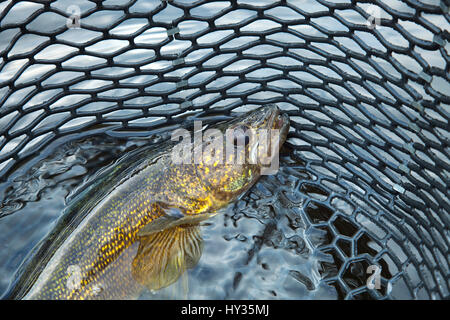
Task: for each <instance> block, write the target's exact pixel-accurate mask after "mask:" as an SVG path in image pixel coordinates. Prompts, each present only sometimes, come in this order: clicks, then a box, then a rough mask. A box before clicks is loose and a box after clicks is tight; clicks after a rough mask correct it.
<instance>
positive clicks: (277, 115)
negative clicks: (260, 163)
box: [268, 105, 289, 145]
mask: <svg viewBox="0 0 450 320" xmlns="http://www.w3.org/2000/svg"><path fill="white" fill-rule="evenodd" d="M268 108H270V109H269V112H270V114H269V121H268V123H269V128H270V129H275V130H279V131H280V145H281V144H283V143H284V141H285V140H286V138H287V134H288V132H289V116H288V115H287V114H286V113H281V110H280V108H279V107H278V106H276V105H269V106H268Z"/></svg>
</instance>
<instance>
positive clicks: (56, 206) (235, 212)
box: [0, 134, 337, 299]
mask: <svg viewBox="0 0 450 320" xmlns="http://www.w3.org/2000/svg"><path fill="white" fill-rule="evenodd" d="M163 138H164V136H163V135H158V136H156V135H155V136H152V137H151V138H139V137H131V138H130V137H129V138H128V139H121V138H117V137H112V136H110V135H107V134H102V135H95V136H92V137H87V138H81V139H76V140H71V141H68V142H65V143H63V144H62V145H60V146H59V147H57V148H55V149H54V150H52V152H48V156H47V157H45V158H43V159H41V160H40V161H38V162H36V163H35V164H34V165H33V166H31V167H30V168H28V169H24V168H22V169H20V168H19V169H18V170H17V172H16V173H15V174H13V175H12V176H11V177H10V178H9V179H8V181H7V182H6V183H3V184H2V185H0V188H1V189H0V190H1V193H0V194H1V195H2V197H3V198H2V203H3V207H2V208H1V217H0V243H1V247H2V248H1V250H0V274H1V278H0V294H3V293H4V292H5V291H6V289H7V287H8V285H9V282H10V281H11V280H12V279H13V277H14V273H15V272H16V271H17V270H18V268H19V266H20V264H21V263H22V261H23V260H24V259H25V257H26V256H27V254H29V253H30V251H31V249H32V248H33V247H34V246H35V245H36V244H37V243H38V242H39V241H40V240H41V239H43V238H44V237H45V236H46V234H47V233H48V232H49V231H50V230H52V227H53V226H54V224H55V222H56V221H57V219H58V218H59V217H60V216H61V214H62V212H63V210H64V208H65V203H66V201H67V198H69V197H70V196H72V195H74V194H76V193H77V190H79V188H80V187H82V186H83V185H84V184H86V183H89V181H90V180H92V179H95V174H96V172H98V170H99V169H100V168H102V167H104V166H106V165H108V164H110V163H111V162H113V161H114V160H115V159H117V158H118V157H119V156H120V155H122V154H123V153H124V152H128V151H130V150H132V149H134V148H138V147H139V146H142V145H144V144H147V143H153V142H155V141H159V140H161V139H163ZM312 178H313V177H311V176H309V175H308V174H307V172H306V171H305V170H304V166H303V165H302V164H301V163H296V162H293V161H292V159H290V157H286V156H285V157H284V158H283V159H282V163H281V168H280V171H279V172H278V174H277V175H275V176H265V177H263V178H261V179H260V181H259V182H258V183H257V184H256V185H255V186H254V187H253V188H252V189H251V190H250V192H249V193H248V194H247V195H245V196H244V197H243V198H242V199H241V200H240V201H238V202H237V203H236V204H235V205H233V206H231V207H230V208H229V209H228V210H227V211H226V212H225V213H223V214H220V215H217V216H215V217H213V218H211V219H210V220H208V221H206V222H204V223H202V225H201V227H200V232H201V236H202V238H203V245H204V248H203V254H202V255H201V258H200V260H199V262H198V264H197V265H196V266H195V267H194V268H192V269H190V270H188V271H187V274H186V275H184V276H182V277H181V278H180V279H179V280H178V282H177V283H174V284H173V285H171V286H169V287H167V288H165V289H161V290H159V291H154V292H153V291H149V290H146V291H144V292H143V293H142V295H141V297H140V298H141V299H166V298H171V299H179V298H181V299H183V298H188V299H271V298H279V299H336V298H337V293H336V289H335V288H334V287H332V286H329V285H327V284H326V283H325V282H323V281H322V279H323V278H324V277H325V276H327V272H328V271H326V272H324V270H323V268H321V263H322V262H327V261H328V263H331V264H332V263H333V260H332V258H331V256H329V255H325V254H324V253H322V252H321V251H320V250H318V248H319V247H320V246H321V245H323V244H326V241H327V237H326V235H325V234H324V231H323V230H319V229H316V228H314V227H312V226H311V224H310V223H309V222H308V218H307V217H306V212H305V211H304V210H303V205H304V201H303V199H305V195H303V196H302V192H304V190H303V191H302V190H301V188H300V181H304V180H305V179H306V180H308V179H312ZM311 192H312V193H314V192H316V191H315V190H312V189H311ZM186 282H187V290H177V288H180V287H182V286H185V285H184V283H186Z"/></svg>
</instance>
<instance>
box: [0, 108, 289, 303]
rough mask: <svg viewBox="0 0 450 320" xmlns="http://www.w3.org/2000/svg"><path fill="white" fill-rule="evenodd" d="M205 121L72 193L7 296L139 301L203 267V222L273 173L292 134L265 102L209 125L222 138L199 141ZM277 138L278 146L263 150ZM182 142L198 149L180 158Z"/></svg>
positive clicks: (281, 115) (123, 160)
mask: <svg viewBox="0 0 450 320" xmlns="http://www.w3.org/2000/svg"><path fill="white" fill-rule="evenodd" d="M204 129H205V128H201V130H198V131H197V132H194V143H192V141H191V139H186V140H187V141H184V144H182V143H181V142H180V141H172V140H173V139H172V140H170V141H165V142H163V143H160V144H159V145H148V146H144V147H141V148H138V149H136V150H133V151H132V152H130V153H127V154H125V155H123V156H122V157H121V158H120V159H118V160H117V161H116V162H115V163H113V164H112V165H111V166H109V167H107V168H105V169H103V170H101V171H100V172H99V173H98V174H97V175H96V176H95V178H94V179H93V181H92V182H91V183H90V184H88V185H87V186H86V187H85V188H83V189H80V190H79V192H78V193H77V195H76V196H74V197H73V198H72V199H70V200H69V201H68V204H67V207H66V209H65V211H64V213H63V214H62V217H61V218H60V219H59V220H58V221H57V223H56V225H55V227H54V228H53V229H52V231H51V232H50V233H49V234H48V235H47V236H46V237H45V238H44V239H43V240H42V241H41V242H40V243H39V244H38V245H37V246H36V247H35V248H34V250H33V251H32V252H31V253H30V255H29V257H28V258H27V259H26V260H25V261H24V262H23V264H22V266H21V268H20V270H19V272H18V273H17V275H16V278H15V280H14V281H13V282H12V283H11V285H10V287H9V289H8V292H7V294H6V295H5V296H4V297H3V298H5V299H31V300H39V299H44V300H72V299H73V300H85V299H136V298H138V297H139V295H140V294H141V292H142V290H144V289H145V288H147V289H149V290H159V289H161V288H164V287H167V286H169V285H171V284H172V283H174V282H176V281H177V280H178V279H179V277H180V276H181V275H182V274H183V273H184V272H185V270H187V269H189V268H193V267H194V266H195V265H196V264H197V262H198V260H199V259H200V256H201V252H202V243H203V242H202V239H201V234H200V232H199V224H200V223H201V222H202V221H204V220H206V219H208V218H210V217H212V216H214V215H216V214H219V213H220V212H222V211H223V210H225V209H226V208H229V207H230V205H231V204H232V203H234V202H236V201H237V200H238V199H240V198H241V197H242V196H243V195H244V194H246V193H247V191H248V190H249V189H250V188H251V187H252V186H253V185H254V184H255V183H256V181H257V180H258V179H259V178H260V177H261V175H263V174H264V170H265V169H266V168H267V164H268V163H269V162H270V160H273V159H274V157H275V156H277V154H276V152H273V150H275V151H278V150H279V148H280V147H281V145H282V144H283V143H284V141H285V140H286V137H287V134H288V131H289V117H288V115H287V114H285V113H282V112H281V111H280V109H279V108H278V107H277V106H276V105H273V104H270V105H265V106H263V107H260V108H258V109H256V110H253V111H250V112H248V113H245V114H243V115H240V116H237V117H235V118H233V119H231V120H228V121H223V122H220V123H218V124H216V125H212V126H208V130H210V129H211V130H210V131H209V132H210V133H211V132H212V133H215V137H216V139H213V138H214V134H212V135H211V136H209V137H207V138H204V137H203V139H201V140H200V143H195V135H196V133H197V134H198V133H199V132H201V133H202V132H205V130H204ZM269 130H273V131H276V132H278V133H279V134H278V135H276V139H272V140H271V139H268V140H266V141H268V142H267V145H264V144H265V143H263V142H264V141H263V140H261V139H258V138H257V137H256V136H257V133H258V132H268V131H269ZM218 133H220V134H222V135H223V137H225V138H223V139H218V135H217V134H218ZM230 145H231V148H230ZM268 146H270V148H272V149H271V150H272V152H262V151H264V150H265V151H267V149H268ZM227 148H228V149H227ZM270 148H269V149H270ZM175 150H176V151H177V152H179V151H180V150H181V151H189V152H185V154H189V157H186V156H184V158H183V160H184V162H181V163H180V159H178V158H177V157H176V156H174V155H176V154H177V152H175ZM229 150H231V151H232V152H228V151H229ZM198 152H199V153H198ZM178 154H179V153H178ZM199 154H200V155H202V156H201V157H197V158H196V156H195V155H199ZM255 155H260V156H259V157H258V156H255ZM186 159H188V160H189V161H185V160H186ZM221 160H222V161H221ZM268 160H269V161H268Z"/></svg>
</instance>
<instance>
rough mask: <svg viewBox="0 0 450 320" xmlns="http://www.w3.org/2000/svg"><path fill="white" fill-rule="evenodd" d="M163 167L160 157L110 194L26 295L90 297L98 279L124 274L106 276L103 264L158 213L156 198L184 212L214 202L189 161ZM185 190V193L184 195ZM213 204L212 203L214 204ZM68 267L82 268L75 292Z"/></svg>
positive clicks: (124, 248)
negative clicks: (36, 287) (38, 286)
mask: <svg viewBox="0 0 450 320" xmlns="http://www.w3.org/2000/svg"><path fill="white" fill-rule="evenodd" d="M165 165H167V159H166V158H161V159H160V160H159V161H158V162H157V163H155V164H153V165H152V166H151V167H149V168H147V169H146V171H148V172H147V174H145V173H144V172H143V173H142V174H140V175H139V177H137V179H135V180H134V181H131V182H129V184H128V185H127V188H126V190H123V191H122V192H120V193H119V194H118V195H115V196H113V197H112V198H110V199H109V200H108V201H106V203H104V204H103V205H102V207H101V208H100V209H99V210H98V212H94V213H93V215H94V218H93V220H92V221H90V223H89V224H88V225H87V226H86V227H84V228H83V230H82V231H80V232H78V234H77V236H76V237H75V239H74V240H73V241H74V243H73V245H72V246H71V247H70V249H69V251H68V252H66V253H65V254H64V258H63V259H61V261H60V263H59V264H58V266H57V267H56V268H55V270H54V271H53V273H52V276H51V277H50V278H49V279H48V281H46V283H45V284H44V286H43V287H42V289H41V290H39V291H38V292H36V293H33V294H31V295H30V296H29V298H31V299H89V298H93V297H95V294H94V292H93V289H94V287H95V286H96V285H102V284H98V283H97V281H96V280H97V279H99V278H101V277H103V278H104V281H107V282H112V281H114V280H117V279H113V278H112V277H113V275H115V274H123V273H124V272H111V271H109V270H108V273H109V274H111V277H108V275H107V274H106V268H107V267H108V266H109V265H110V264H111V263H112V262H113V261H114V260H116V259H117V258H118V257H119V255H121V254H123V252H124V251H125V250H126V249H127V248H128V247H129V246H130V245H131V244H133V243H134V242H135V241H136V240H137V233H138V232H139V230H140V229H141V228H142V227H143V226H145V225H146V224H148V223H149V222H150V221H152V220H153V219H155V218H157V217H159V216H161V215H162V214H163V212H162V210H161V208H160V207H159V205H158V204H157V203H155V201H159V202H162V203H167V204H170V205H171V206H173V207H178V208H186V209H188V211H187V212H186V213H187V214H197V213H201V212H205V211H206V210H208V209H211V207H212V206H214V205H213V203H214V201H213V200H212V199H211V196H212V195H211V193H209V192H208V190H207V189H206V188H205V186H204V185H203V184H202V183H201V181H200V180H199V179H198V177H197V175H196V173H195V170H196V169H195V166H194V165H182V166H173V167H170V168H169V169H166V170H160V169H161V168H162V167H163V166H165ZM143 177H144V178H143ZM128 190H134V191H130V192H129V191H128ZM186 194H189V195H190V197H189V198H186V197H185V196H184V195H186ZM215 204H216V205H217V202H216V203H215ZM130 258H132V257H130ZM124 264H126V266H121V265H118V266H116V268H123V267H126V268H129V265H130V264H131V262H130V260H128V261H126V262H124ZM70 266H78V267H79V268H80V271H81V275H82V277H81V279H82V280H81V286H80V287H79V288H78V289H77V290H75V289H72V290H70V289H68V287H67V281H68V278H69V276H70V274H69V272H68V268H69V267H70ZM109 278H111V279H109Z"/></svg>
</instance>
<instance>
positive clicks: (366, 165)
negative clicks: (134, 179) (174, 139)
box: [0, 0, 450, 299]
mask: <svg viewBox="0 0 450 320" xmlns="http://www.w3.org/2000/svg"><path fill="white" fill-rule="evenodd" d="M0 8H1V14H0V177H1V178H2V179H3V181H6V180H7V179H8V176H9V175H10V174H11V173H12V172H14V170H15V169H16V168H18V167H20V166H21V165H23V164H24V163H26V162H27V161H29V160H30V159H31V158H33V157H34V156H35V155H37V154H39V153H40V152H42V150H44V149H45V148H46V147H47V146H48V145H50V144H51V143H52V142H53V141H55V140H56V139H58V138H60V137H63V136H67V135H70V134H72V133H74V132H81V131H85V130H89V129H92V128H97V129H98V128H100V130H102V128H103V127H105V128H107V129H108V130H111V127H113V131H115V132H116V133H117V134H118V135H120V132H124V131H127V130H128V131H133V130H134V131H139V130H141V131H146V132H156V131H157V130H160V129H164V128H167V127H168V126H171V125H176V124H179V123H181V122H182V121H183V119H185V118H186V117H189V116H192V115H193V116H194V117H196V118H208V117H210V116H211V117H213V116H217V115H230V114H231V113H232V112H234V111H244V110H248V109H252V108H254V107H257V106H259V105H264V104H267V103H275V104H277V105H278V106H279V107H280V108H281V109H283V110H284V111H285V112H287V113H288V114H289V116H290V121H291V131H290V134H289V137H288V140H287V142H286V144H287V146H288V148H290V149H291V152H292V154H293V155H295V157H296V158H297V159H299V161H301V162H302V163H304V170H306V171H307V172H309V173H310V174H311V176H313V177H315V178H314V179H312V180H310V181H308V180H302V181H301V183H300V184H299V185H298V190H299V191H300V192H303V195H304V197H305V199H306V200H305V201H304V202H303V204H302V206H303V209H304V212H305V213H306V215H305V217H306V220H307V221H309V224H311V225H313V226H314V227H315V228H318V229H322V230H325V231H326V233H327V234H328V236H329V241H328V242H327V244H326V245H322V246H321V247H320V250H321V251H323V252H324V253H326V254H328V255H331V256H332V257H333V261H332V262H329V263H324V264H323V266H322V267H323V268H324V269H327V268H328V269H330V268H331V269H333V268H334V270H335V271H333V272H328V275H327V277H325V278H324V281H326V282H327V283H328V284H330V285H332V286H334V287H335V288H336V290H337V292H338V293H339V297H341V298H358V297H363V298H364V297H368V298H418V299H420V298H437V299H440V298H448V297H449V276H450V271H449V259H448V257H449V218H448V213H449V207H450V204H449V199H448V193H449V177H450V175H449V170H450V169H449V168H450V165H449V163H450V161H449V157H450V156H449V138H450V134H449V124H448V119H449V111H450V83H449V50H450V45H449V41H450V35H449V30H450V27H449V26H450V24H449V18H450V16H449V6H448V4H446V3H445V2H443V1H434V0H423V1H418V0H405V1H397V0H392V1H389V0H384V1H380V0H379V1H375V2H369V1H350V0H337V1H325V0H308V1H301V0H296V1H288V0H278V1H276V0H261V1H253V0H238V1H203V0H198V1H190V0H173V1H141V0H132V1H130V0H107V1H77V2H76V3H75V4H72V2H71V1H68V0H62V1H19V2H16V1H6V2H3V3H2V4H0ZM105 130H106V129H105ZM302 190H303V191H302ZM2 197H3V199H4V198H5V194H3V195H2ZM371 265H377V266H381V270H382V271H381V289H380V290H370V289H368V288H367V285H365V279H366V278H367V273H366V270H367V268H368V267H369V266H371ZM293 276H294V277H295V274H293ZM399 287H401V290H400V291H396V289H395V288H399ZM399 292H401V293H399Z"/></svg>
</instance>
